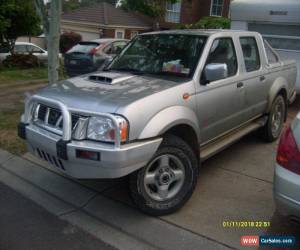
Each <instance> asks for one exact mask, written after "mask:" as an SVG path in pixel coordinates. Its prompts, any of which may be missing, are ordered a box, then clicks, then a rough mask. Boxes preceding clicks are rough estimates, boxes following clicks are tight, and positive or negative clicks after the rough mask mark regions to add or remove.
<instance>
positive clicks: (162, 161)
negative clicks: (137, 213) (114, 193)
mask: <svg viewBox="0 0 300 250" xmlns="http://www.w3.org/2000/svg"><path fill="white" fill-rule="evenodd" d="M198 172H199V167H198V160H197V158H196V156H195V154H194V152H193V150H192V149H191V148H190V146H189V145H188V144H187V143H186V142H184V141H183V140H182V139H180V138H179V137H176V136H173V135H167V136H166V137H165V138H164V140H163V142H162V144H161V145H160V147H159V149H158V150H157V152H156V153H155V154H154V156H153V157H152V159H151V160H150V161H149V163H148V164H147V166H145V167H144V168H142V169H140V170H139V171H137V172H135V173H133V174H132V175H131V176H130V191H131V196H132V198H133V201H134V203H135V204H136V205H137V206H138V207H139V208H140V209H141V210H142V211H143V212H145V213H147V214H150V215H154V216H161V215H166V214H170V213H173V212H175V211H176V210H177V209H179V208H180V207H182V206H183V205H184V204H185V203H186V202H187V201H188V199H189V198H190V197H191V195H192V193H193V191H194V189H195V186H196V183H197V178H198Z"/></svg>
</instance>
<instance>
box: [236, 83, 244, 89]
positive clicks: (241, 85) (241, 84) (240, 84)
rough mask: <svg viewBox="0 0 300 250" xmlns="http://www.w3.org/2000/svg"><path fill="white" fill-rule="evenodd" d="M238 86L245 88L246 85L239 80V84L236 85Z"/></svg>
mask: <svg viewBox="0 0 300 250" xmlns="http://www.w3.org/2000/svg"><path fill="white" fill-rule="evenodd" d="M236 87H237V88H238V89H240V88H243V87H244V83H243V82H238V83H237V85H236Z"/></svg>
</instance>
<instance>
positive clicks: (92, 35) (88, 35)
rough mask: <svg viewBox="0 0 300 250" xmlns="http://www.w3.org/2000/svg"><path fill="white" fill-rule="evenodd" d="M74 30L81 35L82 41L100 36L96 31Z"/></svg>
mask: <svg viewBox="0 0 300 250" xmlns="http://www.w3.org/2000/svg"><path fill="white" fill-rule="evenodd" d="M76 32H77V33H79V34H80V35H81V36H82V40H83V41H89V40H95V39H99V38H100V35H99V34H97V33H92V32H83V31H76Z"/></svg>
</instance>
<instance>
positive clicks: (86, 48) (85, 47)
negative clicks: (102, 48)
mask: <svg viewBox="0 0 300 250" xmlns="http://www.w3.org/2000/svg"><path fill="white" fill-rule="evenodd" d="M98 46H99V43H93V42H81V43H79V44H77V45H75V46H74V47H73V48H71V49H70V50H69V51H68V52H67V53H74V52H76V53H84V54H86V53H89V52H90V51H91V50H92V49H94V48H97V47H98Z"/></svg>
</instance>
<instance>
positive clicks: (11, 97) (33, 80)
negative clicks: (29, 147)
mask: <svg viewBox="0 0 300 250" xmlns="http://www.w3.org/2000/svg"><path fill="white" fill-rule="evenodd" d="M47 78H48V76H47V68H45V67H41V68H33V69H4V68H0V100H1V102H0V148H2V149H4V150H7V151H9V152H11V153H14V154H23V153H25V152H26V147H25V143H24V141H23V140H22V139H19V138H18V136H17V125H18V122H19V121H20V117H21V114H22V113H23V110H24V93H25V92H28V91H29V92H32V91H35V90H37V89H38V88H41V87H43V86H45V85H46V83H47Z"/></svg>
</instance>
